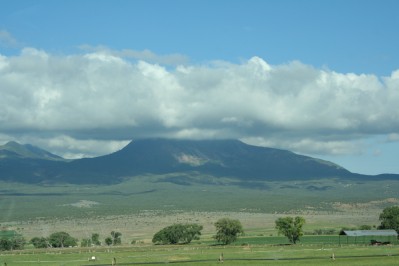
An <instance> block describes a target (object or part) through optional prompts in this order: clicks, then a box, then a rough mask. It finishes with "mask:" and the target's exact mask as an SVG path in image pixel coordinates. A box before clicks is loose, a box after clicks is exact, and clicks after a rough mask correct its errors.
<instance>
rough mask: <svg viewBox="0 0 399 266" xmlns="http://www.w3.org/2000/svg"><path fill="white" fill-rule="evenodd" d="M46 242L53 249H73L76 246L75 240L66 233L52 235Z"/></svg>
mask: <svg viewBox="0 0 399 266" xmlns="http://www.w3.org/2000/svg"><path fill="white" fill-rule="evenodd" d="M48 240H49V243H50V245H51V246H52V247H53V248H63V247H70V246H72V247H73V246H76V245H77V239H75V238H73V237H72V236H70V235H69V234H68V233H66V232H56V233H52V234H51V235H50V236H49V238H48Z"/></svg>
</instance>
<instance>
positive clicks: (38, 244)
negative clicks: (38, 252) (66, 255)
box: [30, 237, 49, 248]
mask: <svg viewBox="0 0 399 266" xmlns="http://www.w3.org/2000/svg"><path fill="white" fill-rule="evenodd" d="M30 243H32V245H33V246H34V247H35V248H47V247H48V246H49V243H48V239H47V238H45V237H34V238H32V239H31V240H30Z"/></svg>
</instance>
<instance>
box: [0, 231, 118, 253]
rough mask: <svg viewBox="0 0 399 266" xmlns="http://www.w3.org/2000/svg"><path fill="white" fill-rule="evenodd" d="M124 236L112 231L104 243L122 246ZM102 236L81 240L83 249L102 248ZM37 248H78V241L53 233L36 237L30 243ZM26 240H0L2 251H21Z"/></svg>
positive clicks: (69, 236) (64, 233) (19, 238)
mask: <svg viewBox="0 0 399 266" xmlns="http://www.w3.org/2000/svg"><path fill="white" fill-rule="evenodd" d="M121 237H122V234H121V233H120V232H116V231H112V232H111V236H109V237H107V238H105V240H104V242H105V244H106V245H107V246H114V245H120V244H121V243H122V239H121ZM99 238H100V235H99V234H97V233H94V234H92V235H91V237H90V238H84V239H82V240H81V242H80V245H81V246H82V247H91V246H100V245H101V242H100V240H99ZM29 242H30V243H31V244H32V245H33V246H34V247H35V248H64V247H76V246H77V245H78V239H76V238H74V237H72V236H71V235H70V234H68V233H66V232H56V233H52V234H51V235H50V236H49V237H34V238H32V239H31V240H30V241H29ZM26 243H27V242H26V240H25V239H24V238H23V237H21V236H18V237H13V238H2V239H0V250H20V249H23V248H24V247H25V245H26Z"/></svg>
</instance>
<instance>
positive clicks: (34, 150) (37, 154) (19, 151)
mask: <svg viewBox="0 0 399 266" xmlns="http://www.w3.org/2000/svg"><path fill="white" fill-rule="evenodd" d="M4 158H19V159H22V158H24V159H26V158H30V159H44V160H63V158H62V157H60V156H58V155H55V154H52V153H50V152H48V151H45V150H43V149H40V148H38V147H35V146H33V145H30V144H25V145H21V144H19V143H17V142H15V141H10V142H8V143H6V144H5V145H3V146H0V159H4Z"/></svg>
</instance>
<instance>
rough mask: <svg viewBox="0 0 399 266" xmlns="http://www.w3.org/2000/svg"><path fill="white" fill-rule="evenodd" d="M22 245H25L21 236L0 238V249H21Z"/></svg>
mask: <svg viewBox="0 0 399 266" xmlns="http://www.w3.org/2000/svg"><path fill="white" fill-rule="evenodd" d="M24 246H25V239H24V238H23V237H14V238H2V239H0V250H16V249H23V248H24Z"/></svg>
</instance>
